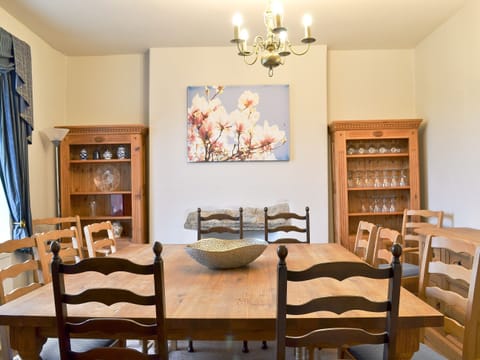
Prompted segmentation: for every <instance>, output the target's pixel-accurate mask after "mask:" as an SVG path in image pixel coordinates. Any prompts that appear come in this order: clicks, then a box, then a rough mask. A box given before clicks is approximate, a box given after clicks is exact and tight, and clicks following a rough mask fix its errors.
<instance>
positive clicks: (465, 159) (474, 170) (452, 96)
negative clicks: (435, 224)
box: [415, 0, 480, 228]
mask: <svg viewBox="0 0 480 360" xmlns="http://www.w3.org/2000/svg"><path fill="white" fill-rule="evenodd" d="M415 57H416V62H415V69H416V94H417V107H418V112H419V114H420V116H421V117H423V118H424V119H425V120H426V121H427V126H426V128H425V133H424V138H423V142H424V148H425V151H424V157H425V158H426V159H428V161H425V164H426V167H425V171H424V179H425V183H426V185H425V188H424V189H423V191H424V193H425V194H426V196H427V197H426V199H427V201H428V203H427V206H428V207H429V208H431V209H435V210H437V209H438V210H444V211H445V212H446V213H447V214H448V215H447V219H446V225H447V226H450V225H452V226H467V227H475V228H480V217H479V216H478V214H479V211H478V204H479V203H480V187H479V186H478V179H479V178H480V166H479V165H480V151H479V148H480V145H479V141H478V138H479V134H480V117H479V114H480V1H478V0H469V1H467V3H466V5H465V6H464V7H463V8H462V9H461V10H460V11H459V12H458V13H457V14H456V15H455V16H454V17H452V18H451V19H449V21H448V22H446V23H445V24H444V25H443V26H441V27H440V28H438V29H437V30H436V31H435V32H434V33H432V34H431V35H430V36H429V37H427V38H426V39H425V40H424V41H423V42H422V43H421V44H420V45H419V46H418V47H417V49H416V51H415Z"/></svg>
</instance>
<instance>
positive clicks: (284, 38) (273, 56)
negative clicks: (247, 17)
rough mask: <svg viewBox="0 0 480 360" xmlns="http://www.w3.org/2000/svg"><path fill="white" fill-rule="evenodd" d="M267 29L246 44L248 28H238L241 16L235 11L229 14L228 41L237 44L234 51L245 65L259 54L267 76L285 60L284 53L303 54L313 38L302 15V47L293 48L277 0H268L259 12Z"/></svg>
mask: <svg viewBox="0 0 480 360" xmlns="http://www.w3.org/2000/svg"><path fill="white" fill-rule="evenodd" d="M263 19H264V22H265V27H266V28H267V33H266V35H265V37H263V36H261V35H257V36H255V38H254V40H253V43H252V44H251V45H248V43H247V41H248V31H247V30H246V29H242V28H241V25H242V16H241V15H240V14H235V15H234V17H233V39H232V40H231V41H230V42H231V43H235V44H237V49H238V55H240V56H243V58H244V61H245V63H246V64H248V65H253V64H255V63H256V62H257V60H258V59H259V58H260V62H261V63H262V65H263V66H265V67H266V68H268V76H270V77H271V76H273V69H274V68H275V67H277V66H279V65H283V64H284V63H285V57H286V56H288V55H290V54H294V55H305V54H306V53H307V52H308V50H310V44H311V43H313V42H315V38H314V37H312V35H311V29H310V27H311V25H312V17H311V16H310V15H304V17H303V26H304V29H305V34H304V37H303V39H301V41H302V43H303V44H306V47H305V48H304V49H303V50H295V49H294V47H293V45H292V44H291V43H290V41H289V40H288V33H287V28H286V27H284V25H283V7H282V6H281V4H280V3H279V2H276V1H272V0H270V1H269V3H268V5H267V8H266V10H265V13H264V14H263Z"/></svg>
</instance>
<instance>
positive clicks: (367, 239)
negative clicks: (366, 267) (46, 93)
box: [353, 220, 377, 264]
mask: <svg viewBox="0 0 480 360" xmlns="http://www.w3.org/2000/svg"><path fill="white" fill-rule="evenodd" d="M376 236H377V225H375V224H373V223H371V222H368V221H363V220H360V221H359V223H358V227H357V236H356V237H355V246H354V251H353V252H354V253H355V254H356V255H357V256H359V257H360V258H361V259H362V260H363V261H366V262H367V263H369V264H373V250H374V248H375V238H376Z"/></svg>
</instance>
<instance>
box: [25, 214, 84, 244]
mask: <svg viewBox="0 0 480 360" xmlns="http://www.w3.org/2000/svg"><path fill="white" fill-rule="evenodd" d="M32 225H33V233H34V234H39V233H43V232H47V231H50V230H57V229H65V228H71V227H72V226H75V227H76V228H77V234H78V237H77V243H78V246H79V247H80V248H81V249H82V250H85V251H86V248H85V243H84V242H83V235H82V224H81V223H80V216H78V215H75V216H64V217H51V218H42V219H33V220H32Z"/></svg>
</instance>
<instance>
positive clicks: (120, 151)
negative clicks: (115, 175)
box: [117, 145, 127, 159]
mask: <svg viewBox="0 0 480 360" xmlns="http://www.w3.org/2000/svg"><path fill="white" fill-rule="evenodd" d="M126 157H127V149H126V148H125V146H123V145H120V146H119V147H118V148H117V158H118V159H125V158H126Z"/></svg>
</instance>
